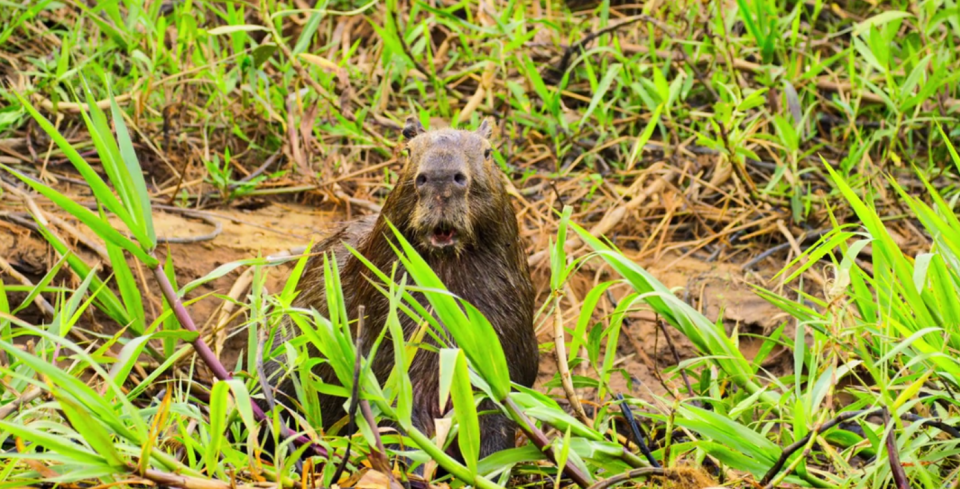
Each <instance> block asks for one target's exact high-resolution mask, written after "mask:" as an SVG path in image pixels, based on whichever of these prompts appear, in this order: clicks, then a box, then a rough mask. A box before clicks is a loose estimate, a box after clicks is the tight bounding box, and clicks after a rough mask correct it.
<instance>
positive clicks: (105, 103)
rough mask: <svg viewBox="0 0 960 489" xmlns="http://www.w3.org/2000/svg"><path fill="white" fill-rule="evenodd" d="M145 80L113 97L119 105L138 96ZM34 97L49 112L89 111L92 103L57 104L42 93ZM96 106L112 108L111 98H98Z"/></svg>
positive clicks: (104, 108) (140, 80) (103, 108)
mask: <svg viewBox="0 0 960 489" xmlns="http://www.w3.org/2000/svg"><path fill="white" fill-rule="evenodd" d="M142 82H143V78H140V79H137V81H136V83H134V84H133V88H132V89H131V90H130V91H129V92H128V93H125V94H122V95H117V96H116V97H114V98H113V99H114V100H115V101H116V102H117V104H118V105H119V104H120V103H121V102H126V101H127V100H130V99H132V98H134V97H136V96H137V94H138V93H139V90H140V83H142ZM34 98H36V99H37V100H38V101H39V102H40V107H43V108H44V110H46V111H47V112H54V111H56V112H88V111H89V110H90V105H89V104H86V103H77V102H58V103H57V104H56V105H54V103H53V102H52V101H51V100H50V99H48V98H45V97H43V96H42V95H40V94H38V93H35V94H34ZM95 104H96V106H97V107H99V108H100V109H101V110H106V109H109V108H110V99H104V100H98V101H97V102H96V103H95Z"/></svg>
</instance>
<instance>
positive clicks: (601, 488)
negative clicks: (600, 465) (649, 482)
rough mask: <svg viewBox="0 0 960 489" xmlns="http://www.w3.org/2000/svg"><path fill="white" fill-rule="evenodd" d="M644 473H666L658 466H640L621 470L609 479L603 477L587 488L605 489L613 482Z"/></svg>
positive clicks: (626, 479)
mask: <svg viewBox="0 0 960 489" xmlns="http://www.w3.org/2000/svg"><path fill="white" fill-rule="evenodd" d="M645 475H666V471H665V470H663V469H662V468H660V467H641V468H639V469H633V470H628V471H627V472H621V473H619V474H617V475H615V476H613V477H610V478H609V479H604V480H602V481H600V482H597V483H596V484H593V485H592V486H590V487H589V488H588V489H607V488H608V487H610V486H613V485H614V484H619V483H621V482H626V481H628V480H630V479H633V478H635V477H643V476H645Z"/></svg>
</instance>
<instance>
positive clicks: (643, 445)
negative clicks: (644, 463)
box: [617, 393, 660, 468]
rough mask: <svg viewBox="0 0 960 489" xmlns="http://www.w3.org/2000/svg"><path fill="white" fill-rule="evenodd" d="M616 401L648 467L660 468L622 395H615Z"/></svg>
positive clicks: (645, 436)
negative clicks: (648, 462) (648, 463)
mask: <svg viewBox="0 0 960 489" xmlns="http://www.w3.org/2000/svg"><path fill="white" fill-rule="evenodd" d="M617 400H618V401H620V411H621V412H623V416H624V417H625V418H627V424H629V425H630V430H631V432H632V433H633V438H634V440H633V441H634V442H635V443H636V444H637V446H638V447H640V451H641V452H643V455H644V456H645V457H647V460H649V461H650V465H652V466H654V467H655V468H660V463H659V462H657V459H655V458H653V453H651V452H650V447H648V446H647V442H646V438H647V435H646V433H643V428H641V427H640V426H639V425H637V420H636V419H634V417H633V411H632V410H631V409H630V406H629V405H627V402H626V401H625V400H624V399H623V394H619V393H618V394H617Z"/></svg>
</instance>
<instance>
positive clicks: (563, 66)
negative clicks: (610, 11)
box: [557, 15, 666, 78]
mask: <svg viewBox="0 0 960 489" xmlns="http://www.w3.org/2000/svg"><path fill="white" fill-rule="evenodd" d="M641 20H643V21H647V22H651V23H654V24H657V25H658V26H659V27H660V28H661V29H662V28H663V24H661V23H660V21H658V20H657V19H654V18H653V17H650V16H648V15H637V16H635V17H630V18H628V19H626V20H624V21H622V22H618V23H616V24H613V25H608V26H607V27H604V28H603V29H600V30H598V31H596V32H591V33H590V34H587V35H586V37H584V38H583V39H581V40H580V41H579V42H577V43H576V44H573V45H571V46H568V47H567V49H564V50H563V57H562V58H560V65H559V66H557V72H559V74H560V78H563V75H565V74H566V73H567V68H569V67H570V58H571V57H572V56H573V53H574V52H580V50H581V49H583V48H584V47H586V46H587V44H590V43H591V42H593V40H594V39H596V38H598V37H600V36H602V35H604V34H608V33H610V32H614V31H616V30H618V29H622V28H624V27H627V26H629V25H631V24H635V23H637V22H639V21H641ZM664 30H666V29H664Z"/></svg>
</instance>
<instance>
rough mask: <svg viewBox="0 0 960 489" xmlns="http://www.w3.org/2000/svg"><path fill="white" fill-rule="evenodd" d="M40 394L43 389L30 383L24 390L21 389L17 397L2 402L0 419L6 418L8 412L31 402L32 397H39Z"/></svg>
mask: <svg viewBox="0 0 960 489" xmlns="http://www.w3.org/2000/svg"><path fill="white" fill-rule="evenodd" d="M41 395H43V391H42V390H41V389H40V388H39V387H37V386H35V385H31V386H30V387H28V388H27V389H26V390H25V391H23V393H21V394H20V396H19V397H17V398H16V399H14V400H12V401H10V402H8V403H6V404H4V405H3V406H0V419H6V418H7V416H9V415H10V413H12V412H14V411H16V410H17V409H20V406H23V405H24V404H29V403H31V402H33V400H34V399H36V398H38V397H40V396H41Z"/></svg>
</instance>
